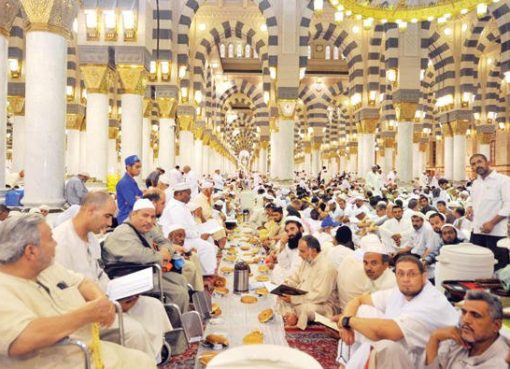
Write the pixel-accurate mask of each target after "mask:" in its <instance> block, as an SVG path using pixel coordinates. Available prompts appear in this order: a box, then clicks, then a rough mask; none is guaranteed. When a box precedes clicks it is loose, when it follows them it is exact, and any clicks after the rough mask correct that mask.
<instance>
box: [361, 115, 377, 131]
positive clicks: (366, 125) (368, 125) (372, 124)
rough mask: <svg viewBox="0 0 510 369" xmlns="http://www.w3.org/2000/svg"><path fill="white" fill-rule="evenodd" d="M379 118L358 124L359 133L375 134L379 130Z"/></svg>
mask: <svg viewBox="0 0 510 369" xmlns="http://www.w3.org/2000/svg"><path fill="white" fill-rule="evenodd" d="M377 123H379V119H378V118H370V119H363V120H361V121H360V122H359V123H356V127H357V129H358V133H369V134H374V133H375V130H376V129H377Z"/></svg>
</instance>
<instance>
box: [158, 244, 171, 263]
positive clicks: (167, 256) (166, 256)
mask: <svg viewBox="0 0 510 369" xmlns="http://www.w3.org/2000/svg"><path fill="white" fill-rule="evenodd" d="M159 252H160V253H161V256H162V257H163V261H164V262H169V261H170V260H172V255H170V251H168V249H167V248H166V247H163V248H162V249H161V250H160V251H159Z"/></svg>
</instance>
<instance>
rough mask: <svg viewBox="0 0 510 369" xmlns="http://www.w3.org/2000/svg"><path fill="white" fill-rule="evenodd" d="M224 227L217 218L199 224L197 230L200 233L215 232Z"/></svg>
mask: <svg viewBox="0 0 510 369" xmlns="http://www.w3.org/2000/svg"><path fill="white" fill-rule="evenodd" d="M223 229H224V228H223V227H222V226H221V225H220V223H218V221H217V220H216V219H209V220H208V221H207V222H205V223H201V224H197V226H196V230H197V231H198V233H200V234H214V233H216V232H219V231H221V230H223Z"/></svg>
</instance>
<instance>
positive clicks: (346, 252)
mask: <svg viewBox="0 0 510 369" xmlns="http://www.w3.org/2000/svg"><path fill="white" fill-rule="evenodd" d="M353 253H354V250H351V249H350V248H348V247H345V246H342V245H336V246H333V247H331V248H330V249H329V251H328V254H327V255H328V260H329V262H330V263H331V264H333V265H334V266H335V268H338V267H339V266H340V264H342V261H344V259H345V258H346V257H348V256H352V254H353Z"/></svg>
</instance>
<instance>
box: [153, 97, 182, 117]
mask: <svg viewBox="0 0 510 369" xmlns="http://www.w3.org/2000/svg"><path fill="white" fill-rule="evenodd" d="M156 102H157V104H158V106H159V116H160V117H161V118H175V111H176V108H177V101H176V99H175V98H173V97H172V98H170V97H158V98H157V99H156Z"/></svg>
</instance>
